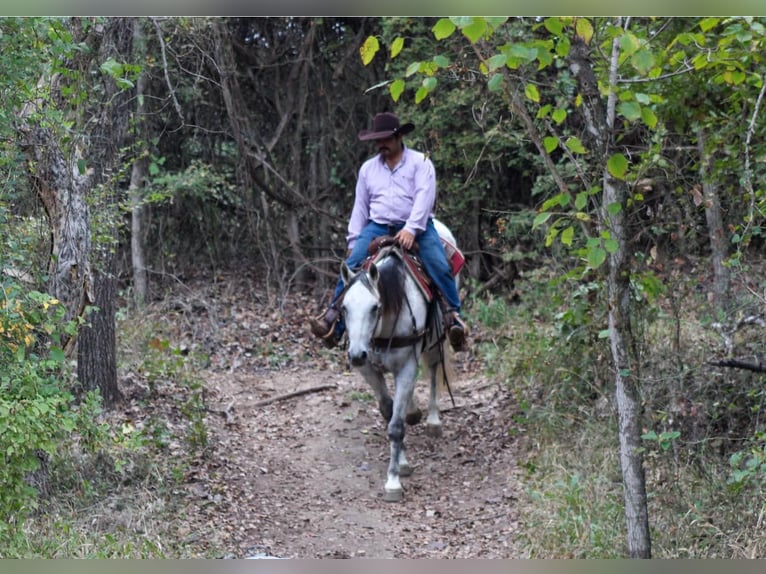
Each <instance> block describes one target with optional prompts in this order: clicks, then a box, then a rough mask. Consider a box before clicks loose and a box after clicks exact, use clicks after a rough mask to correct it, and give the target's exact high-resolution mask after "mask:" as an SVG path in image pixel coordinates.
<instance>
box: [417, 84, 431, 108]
mask: <svg viewBox="0 0 766 574" xmlns="http://www.w3.org/2000/svg"><path fill="white" fill-rule="evenodd" d="M427 95H428V90H427V89H426V88H425V86H420V87H419V88H418V91H417V92H415V103H416V104H419V103H420V102H422V101H423V100H425V99H426V96H427Z"/></svg>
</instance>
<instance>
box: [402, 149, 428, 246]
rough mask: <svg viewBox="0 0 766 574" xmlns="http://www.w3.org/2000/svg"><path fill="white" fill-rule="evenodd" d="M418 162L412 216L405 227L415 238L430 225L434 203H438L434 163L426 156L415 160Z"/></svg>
mask: <svg viewBox="0 0 766 574" xmlns="http://www.w3.org/2000/svg"><path fill="white" fill-rule="evenodd" d="M413 159H414V161H415V162H416V168H415V177H414V179H413V181H414V186H415V189H414V190H413V198H414V201H413V204H412V211H411V212H410V216H409V217H408V218H407V222H406V223H405V225H404V229H406V230H407V231H409V232H410V233H412V234H413V235H414V236H415V237H417V236H418V235H420V234H421V233H422V232H423V231H425V229H426V225H428V219H429V218H430V217H432V216H433V211H434V203H435V201H436V170H435V169H434V164H433V162H432V161H431V160H430V159H428V158H427V157H425V156H421V157H417V158H413Z"/></svg>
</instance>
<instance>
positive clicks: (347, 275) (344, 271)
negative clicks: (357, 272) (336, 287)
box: [340, 260, 354, 285]
mask: <svg viewBox="0 0 766 574" xmlns="http://www.w3.org/2000/svg"><path fill="white" fill-rule="evenodd" d="M340 277H341V279H343V283H344V284H345V285H349V284H350V283H351V280H352V279H353V278H354V274H353V273H352V272H351V269H350V268H349V266H348V264H347V263H346V261H345V260H344V261H343V262H342V263H341V264H340Z"/></svg>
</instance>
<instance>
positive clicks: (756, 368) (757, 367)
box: [708, 359, 766, 373]
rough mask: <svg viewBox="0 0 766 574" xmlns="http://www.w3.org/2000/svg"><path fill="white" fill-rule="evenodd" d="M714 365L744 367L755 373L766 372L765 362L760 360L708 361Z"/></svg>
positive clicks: (733, 367) (734, 367)
mask: <svg viewBox="0 0 766 574" xmlns="http://www.w3.org/2000/svg"><path fill="white" fill-rule="evenodd" d="M708 364H709V365H713V366H714V367H729V368H732V369H744V370H746V371H753V372H756V373H766V363H763V362H761V361H757V362H756V361H744V360H742V359H726V360H724V361H709V362H708Z"/></svg>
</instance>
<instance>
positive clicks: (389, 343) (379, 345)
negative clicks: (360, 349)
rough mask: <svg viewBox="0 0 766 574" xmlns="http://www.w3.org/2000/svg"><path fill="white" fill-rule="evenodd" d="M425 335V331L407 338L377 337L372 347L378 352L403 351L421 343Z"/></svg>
mask: <svg viewBox="0 0 766 574" xmlns="http://www.w3.org/2000/svg"><path fill="white" fill-rule="evenodd" d="M425 334H426V332H425V329H424V330H422V331H419V332H418V333H415V334H414V335H408V336H407V337H375V338H374V339H373V340H372V345H373V347H374V348H375V349H376V350H381V349H384V350H385V349H401V348H402V347H409V346H410V345H415V344H416V343H419V342H420V341H421V340H422V339H423V336H424V335H425Z"/></svg>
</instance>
